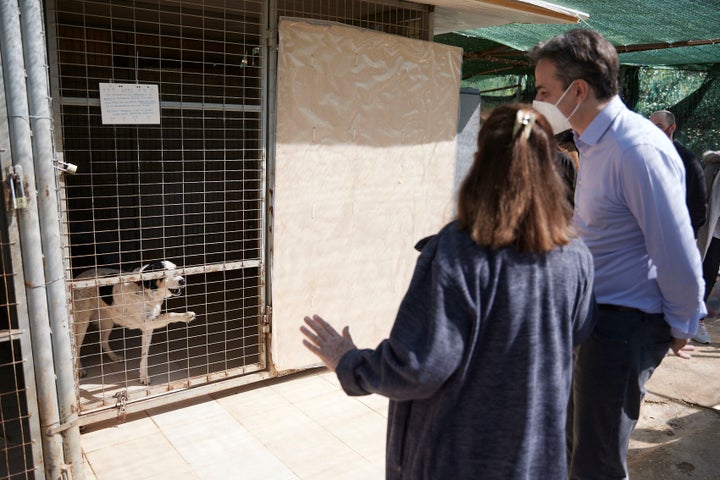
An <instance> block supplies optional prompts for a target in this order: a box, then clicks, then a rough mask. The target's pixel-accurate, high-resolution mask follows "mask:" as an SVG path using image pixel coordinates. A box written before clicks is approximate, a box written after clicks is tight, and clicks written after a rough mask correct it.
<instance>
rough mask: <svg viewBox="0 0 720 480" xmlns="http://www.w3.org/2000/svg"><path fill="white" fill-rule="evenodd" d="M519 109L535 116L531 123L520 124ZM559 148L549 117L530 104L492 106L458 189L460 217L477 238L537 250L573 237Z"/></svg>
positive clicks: (488, 243)
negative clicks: (556, 158)
mask: <svg viewBox="0 0 720 480" xmlns="http://www.w3.org/2000/svg"><path fill="white" fill-rule="evenodd" d="M518 110H523V114H521V116H522V115H524V114H528V113H529V114H531V116H535V117H536V120H535V121H534V122H530V123H529V125H528V127H525V125H522V124H519V123H518V121H517V119H518ZM516 124H518V125H519V128H517V127H515V125H516ZM526 128H527V130H526ZM526 131H527V135H526ZM556 148H557V147H556V144H555V139H554V137H553V134H552V129H551V127H550V125H549V124H548V122H547V120H545V117H543V116H542V115H541V114H540V113H538V112H536V111H535V110H533V109H532V108H531V107H530V106H526V105H505V106H500V107H497V108H496V109H495V110H493V111H492V113H491V114H490V116H489V117H488V118H487V119H486V120H485V121H484V122H483V124H482V127H481V128H480V132H479V133H478V140H477V152H476V153H475V160H474V162H473V165H472V167H471V168H470V172H469V173H468V175H467V177H466V178H465V180H464V181H463V184H462V186H461V187H460V192H459V195H458V216H457V219H458V221H459V222H460V225H461V227H462V228H463V229H467V230H468V231H469V232H470V235H471V236H472V238H473V240H475V241H476V242H477V243H478V244H480V245H482V246H487V247H490V248H493V249H498V248H502V247H507V246H512V247H514V248H515V249H516V250H518V251H520V252H535V253H542V252H548V251H550V250H553V249H554V248H556V247H558V246H561V245H566V244H567V243H568V242H569V241H570V237H571V236H572V233H571V227H570V222H571V220H572V210H571V208H570V205H569V204H568V201H567V198H566V195H567V192H566V189H565V186H564V185H563V183H562V180H561V179H560V176H559V175H558V174H557V171H556V168H555V164H554V155H555V152H556Z"/></svg>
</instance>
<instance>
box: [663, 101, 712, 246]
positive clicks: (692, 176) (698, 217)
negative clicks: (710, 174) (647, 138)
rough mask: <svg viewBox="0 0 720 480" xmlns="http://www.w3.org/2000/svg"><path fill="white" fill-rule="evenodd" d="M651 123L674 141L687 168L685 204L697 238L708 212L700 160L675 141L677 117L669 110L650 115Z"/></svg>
mask: <svg viewBox="0 0 720 480" xmlns="http://www.w3.org/2000/svg"><path fill="white" fill-rule="evenodd" d="M650 121H651V122H652V123H654V124H655V126H656V127H658V128H659V129H660V130H662V131H663V133H664V134H665V135H667V136H668V138H669V139H670V140H672V142H673V145H674V146H675V150H677V152H678V155H680V159H681V160H682V162H683V165H684V166H685V204H686V205H687V208H688V213H690V223H691V224H692V228H693V232H694V233H695V237H696V238H697V234H698V230H699V229H700V227H702V226H703V224H704V223H705V214H706V212H707V192H708V190H707V188H706V186H705V176H704V175H703V166H702V164H701V163H700V159H699V158H698V157H697V155H695V154H694V153H693V152H692V151H691V150H690V149H688V148H687V147H685V146H684V145H683V144H682V143H680V142H678V141H677V140H674V139H673V135H674V134H675V130H676V129H677V124H676V123H675V115H673V114H672V113H671V112H670V111H668V110H658V111H657V112H654V113H653V114H652V115H650Z"/></svg>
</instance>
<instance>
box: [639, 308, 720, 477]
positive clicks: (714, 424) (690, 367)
mask: <svg viewBox="0 0 720 480" xmlns="http://www.w3.org/2000/svg"><path fill="white" fill-rule="evenodd" d="M706 325H707V328H708V332H709V333H710V337H711V338H712V339H713V343H712V344H710V345H698V344H696V343H694V342H693V345H694V347H695V351H694V352H693V358H692V359H691V360H683V359H681V358H679V357H676V356H675V355H673V354H672V353H671V354H670V355H668V356H667V357H666V358H665V360H663V362H662V364H661V365H660V367H658V369H657V370H656V371H655V373H654V374H653V376H652V377H651V379H650V381H649V382H648V385H647V390H648V394H647V396H646V397H645V403H644V404H643V407H642V410H641V417H640V421H639V422H638V425H637V427H636V429H635V432H634V433H633V437H632V440H631V442H630V451H629V453H628V467H629V469H630V478H631V479H632V480H676V479H677V480H680V479H694V480H718V479H720V319H718V318H713V319H708V320H706Z"/></svg>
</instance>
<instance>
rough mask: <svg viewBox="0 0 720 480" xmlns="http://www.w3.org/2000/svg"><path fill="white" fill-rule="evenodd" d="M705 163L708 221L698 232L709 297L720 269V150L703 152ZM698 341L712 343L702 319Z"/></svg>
mask: <svg viewBox="0 0 720 480" xmlns="http://www.w3.org/2000/svg"><path fill="white" fill-rule="evenodd" d="M703 162H704V163H705V171H704V174H705V187H706V189H707V192H708V193H709V195H708V209H707V221H706V222H705V224H704V225H703V226H702V227H701V228H700V231H699V232H698V248H699V249H700V255H701V256H702V259H703V260H702V262H703V263H702V266H703V278H704V279H705V296H704V297H703V299H704V300H705V303H706V305H707V301H708V298H710V294H711V293H712V291H713V288H714V287H715V283H716V282H717V276H718V269H720V222H719V221H718V218H720V181H718V172H720V152H713V151H707V152H705V153H704V154H703ZM693 340H695V341H696V342H698V343H711V342H712V339H711V338H710V335H709V334H708V331H707V327H706V326H705V322H703V321H701V322H700V326H699V327H698V331H697V334H696V335H695V336H694V337H693Z"/></svg>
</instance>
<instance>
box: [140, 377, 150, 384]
mask: <svg viewBox="0 0 720 480" xmlns="http://www.w3.org/2000/svg"><path fill="white" fill-rule="evenodd" d="M140 383H142V384H143V385H150V376H149V375H140Z"/></svg>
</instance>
